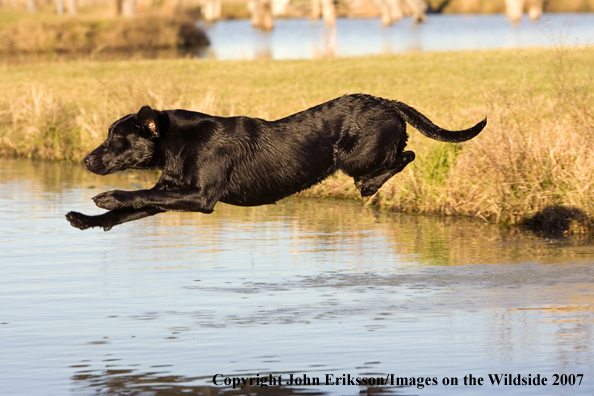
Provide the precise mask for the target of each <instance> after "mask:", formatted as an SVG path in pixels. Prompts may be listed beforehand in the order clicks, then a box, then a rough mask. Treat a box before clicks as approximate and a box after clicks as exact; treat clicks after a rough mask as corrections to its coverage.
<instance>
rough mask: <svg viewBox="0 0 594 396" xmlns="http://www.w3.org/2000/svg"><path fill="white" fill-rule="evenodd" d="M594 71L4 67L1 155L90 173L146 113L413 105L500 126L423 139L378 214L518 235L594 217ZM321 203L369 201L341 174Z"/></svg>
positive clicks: (490, 59)
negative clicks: (128, 121) (82, 165)
mask: <svg viewBox="0 0 594 396" xmlns="http://www.w3.org/2000/svg"><path fill="white" fill-rule="evenodd" d="M593 68H594V49H564V50H556V49H534V50H509V51H475V52H461V53H432V54H427V53H422V54H406V55H398V56H385V57H383V56H382V57H366V58H356V59H330V60H314V61H283V62H278V61H277V62H272V61H234V62H216V61H192V60H181V59H180V60H160V61H139V62H125V61H122V62H86V61H81V62H67V63H62V64H59V65H58V64H56V63H47V64H32V65H20V66H18V67H17V66H11V65H3V66H0V90H1V91H2V92H3V93H4V94H3V95H2V96H0V153H1V154H2V155H5V156H8V155H17V156H25V157H32V158H44V159H56V160H72V161H79V160H80V159H81V158H82V157H83V156H84V155H85V153H87V152H88V151H90V150H91V149H92V148H94V147H95V146H96V145H98V144H99V143H100V142H101V141H102V140H103V138H104V137H105V135H106V132H107V128H108V126H109V125H110V124H111V123H112V122H113V121H114V120H115V119H117V118H119V117H121V116H122V115H125V114H127V113H131V112H136V111H138V109H139V108H140V107H141V106H142V105H144V104H150V105H151V106H153V107H155V108H160V109H165V108H187V109H194V110H199V111H204V112H207V113H211V114H218V115H223V116H228V115H239V114H242V115H250V116H255V117H262V118H266V119H274V118H278V117H282V116H285V115H288V114H291V113H293V112H296V111H299V110H302V109H304V108H307V107H309V106H313V105H316V104H318V103H321V102H323V101H326V100H329V99H332V98H334V97H337V96H339V95H342V94H345V93H353V92H366V93H371V94H374V95H378V96H384V97H390V98H394V99H398V100H401V101H404V102H406V103H408V104H410V105H413V106H415V107H417V108H418V109H419V110H420V111H422V112H423V113H425V114H426V115H428V116H429V117H430V118H431V119H433V120H434V121H435V122H436V123H437V124H439V125H440V126H443V127H446V128H449V129H459V128H465V127H468V126H470V125H473V124H474V123H475V122H477V121H479V120H480V119H482V118H483V117H484V116H485V114H487V115H488V117H489V124H488V126H487V128H486V130H485V131H484V132H483V133H482V134H481V135H480V136H479V137H477V138H476V139H474V140H472V141H470V142H467V143H463V144H460V145H453V144H445V143H439V142H434V141H432V140H430V139H427V138H425V137H423V136H421V135H420V134H419V133H417V132H416V131H413V130H411V139H410V141H409V146H408V148H409V149H411V150H414V151H415V152H416V153H417V159H416V160H415V161H414V162H413V163H412V164H411V165H409V166H408V167H407V168H406V169H405V170H404V171H403V172H402V173H400V174H399V175H397V176H396V177H394V178H393V179H392V180H391V181H389V182H388V183H387V184H386V185H385V186H384V188H383V189H382V190H381V191H380V192H379V194H378V195H377V196H376V197H373V199H372V201H371V202H372V203H373V204H376V205H379V206H380V207H382V208H384V209H386V210H402V211H407V212H420V213H443V214H455V215H468V216H474V217H478V218H482V219H486V220H489V221H493V222H498V223H508V224H517V223H520V222H522V221H523V220H524V219H525V218H527V217H529V216H532V215H534V214H535V213H537V212H539V211H541V210H542V209H544V208H546V207H549V206H555V205H563V206H571V207H576V208H578V209H580V210H581V211H583V212H584V213H585V214H586V215H592V214H594V201H593V200H592V196H593V193H594V186H593V182H594V180H593V179H592V176H591V175H592V174H593V173H594V156H592V155H591V154H590V151H591V147H594V119H593V118H594V114H593V110H592V109H593V108H594V97H593V94H592V93H593V92H594V82H593V81H592V76H594V70H593ZM307 194H309V195H314V196H320V197H328V196H332V197H347V198H357V197H358V193H357V191H356V190H355V189H354V186H353V183H352V180H351V179H348V178H346V177H345V176H344V175H340V174H338V175H336V176H335V177H333V178H331V179H330V180H328V181H326V182H325V183H322V184H320V185H318V186H315V187H314V188H312V189H310V190H309V191H308V192H307ZM582 225H583V224H582ZM586 227H589V226H588V225H587V224H586ZM578 231H579V230H578Z"/></svg>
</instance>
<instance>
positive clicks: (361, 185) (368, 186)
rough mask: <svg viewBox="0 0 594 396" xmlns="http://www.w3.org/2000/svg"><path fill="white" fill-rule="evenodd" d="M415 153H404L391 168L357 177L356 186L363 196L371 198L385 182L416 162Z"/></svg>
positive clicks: (383, 168)
mask: <svg viewBox="0 0 594 396" xmlns="http://www.w3.org/2000/svg"><path fill="white" fill-rule="evenodd" d="M414 159H415V153H414V152H412V151H405V152H403V153H402V154H401V155H400V156H399V157H398V159H397V161H395V162H393V163H392V165H391V166H389V167H382V168H381V169H378V170H376V171H374V172H371V173H369V174H367V175H363V176H360V177H356V178H354V179H355V185H356V186H357V188H358V189H359V190H360V191H361V196H363V197H369V196H371V195H373V194H375V193H376V192H378V190H379V189H380V188H381V187H382V186H383V185H384V183H385V182H387V181H388V180H390V179H391V178H392V176H394V175H395V174H397V173H399V172H402V170H403V169H404V168H406V165H408V164H409V163H411V162H412V161H414Z"/></svg>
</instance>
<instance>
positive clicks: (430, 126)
mask: <svg viewBox="0 0 594 396" xmlns="http://www.w3.org/2000/svg"><path fill="white" fill-rule="evenodd" d="M394 105H395V107H396V111H398V113H399V114H400V115H401V116H402V118H404V121H406V122H408V123H409V124H410V125H412V126H413V127H415V128H417V129H418V130H419V132H421V133H422V134H423V135H425V136H427V137H428V138H431V139H435V140H439V141H442V142H450V143H459V142H465V141H466V140H470V139H472V138H473V137H475V136H476V135H478V134H479V133H480V132H481V131H482V130H483V128H484V127H485V125H487V117H485V119H484V120H482V121H481V122H479V123H478V124H476V125H475V126H473V127H472V128H468V129H464V130H462V131H448V130H447V129H443V128H440V127H438V126H437V125H435V124H434V123H432V122H431V121H430V120H429V119H428V118H427V117H425V116H424V115H423V114H421V113H419V112H418V111H417V110H415V109H413V108H412V107H410V106H409V105H407V104H405V103H402V102H397V101H394Z"/></svg>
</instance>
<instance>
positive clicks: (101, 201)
mask: <svg viewBox="0 0 594 396" xmlns="http://www.w3.org/2000/svg"><path fill="white" fill-rule="evenodd" d="M119 195H121V192H120V191H117V190H114V191H106V192H102V193H101V194H98V195H96V196H94V197H93V198H92V199H93V202H94V203H95V205H97V207H99V208H101V209H107V210H114V209H121V208H122V207H124V205H123V203H122V202H121V200H120V199H118V196H119Z"/></svg>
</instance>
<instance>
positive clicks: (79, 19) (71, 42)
mask: <svg viewBox="0 0 594 396" xmlns="http://www.w3.org/2000/svg"><path fill="white" fill-rule="evenodd" d="M6 14H7V15H3V16H2V17H0V54H4V55H16V54H23V53H26V54H31V53H34V54H51V53H84V54H92V53H97V52H99V51H124V50H125V51H140V50H152V51H154V50H160V49H169V48H181V47H188V46H193V47H197V46H198V47H203V46H206V45H208V38H207V37H206V35H205V34H204V32H202V31H201V30H200V29H199V28H198V27H197V26H196V25H195V23H194V20H193V19H191V18H189V17H186V16H175V17H173V16H160V15H158V14H157V13H152V14H144V15H140V16H138V17H136V18H124V17H117V18H116V17H111V16H93V15H81V16H76V17H72V16H63V17H58V16H56V15H53V14H50V13H47V12H46V13H39V14H34V15H31V14H26V13H23V12H16V11H9V12H6Z"/></svg>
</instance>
